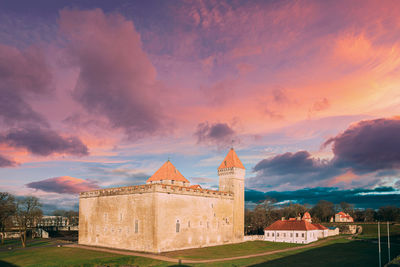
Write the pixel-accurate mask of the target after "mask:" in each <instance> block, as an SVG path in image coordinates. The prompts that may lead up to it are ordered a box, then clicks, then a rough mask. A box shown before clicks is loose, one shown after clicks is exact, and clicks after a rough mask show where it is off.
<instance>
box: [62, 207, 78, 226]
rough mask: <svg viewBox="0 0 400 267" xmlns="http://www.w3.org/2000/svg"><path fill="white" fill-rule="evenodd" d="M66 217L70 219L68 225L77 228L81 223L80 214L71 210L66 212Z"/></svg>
mask: <svg viewBox="0 0 400 267" xmlns="http://www.w3.org/2000/svg"><path fill="white" fill-rule="evenodd" d="M65 217H67V218H68V225H70V226H75V225H78V223H79V212H77V211H74V210H69V211H66V212H65Z"/></svg>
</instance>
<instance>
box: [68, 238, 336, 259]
mask: <svg viewBox="0 0 400 267" xmlns="http://www.w3.org/2000/svg"><path fill="white" fill-rule="evenodd" d="M337 238H341V237H340V236H337V237H334V238H328V239H325V240H321V241H317V242H315V243H311V244H308V245H304V246H300V247H294V248H285V249H279V250H273V251H267V252H262V253H257V254H251V255H243V256H237V257H229V258H219V259H206V260H191V259H181V260H180V262H181V263H182V264H183V263H211V262H219V261H231V260H240V259H248V258H254V257H260V256H266V255H272V254H276V253H281V252H287V251H293V250H299V249H303V248H309V247H316V246H319V245H321V244H323V243H326V242H327V241H330V240H333V239H337ZM64 247H73V248H83V249H88V250H95V251H102V252H108V253H114V254H121V255H128V256H137V257H145V258H151V259H155V260H161V261H167V262H173V263H179V259H176V258H170V257H167V256H163V255H157V254H150V253H142V252H133V251H126V250H118V249H110V248H99V247H91V246H84V245H78V244H71V245H64Z"/></svg>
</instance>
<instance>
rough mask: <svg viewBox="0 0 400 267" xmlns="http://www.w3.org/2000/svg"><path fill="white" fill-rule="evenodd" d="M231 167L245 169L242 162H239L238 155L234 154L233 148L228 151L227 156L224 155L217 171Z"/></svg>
mask: <svg viewBox="0 0 400 267" xmlns="http://www.w3.org/2000/svg"><path fill="white" fill-rule="evenodd" d="M231 167H236V168H241V169H245V167H244V166H243V164H242V162H241V161H240V159H239V157H238V155H237V154H236V152H235V150H234V149H233V148H231V150H229V152H228V155H226V157H225V159H224V161H222V163H221V165H219V167H218V170H219V169H225V168H231Z"/></svg>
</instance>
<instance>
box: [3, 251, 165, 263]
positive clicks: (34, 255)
mask: <svg viewBox="0 0 400 267" xmlns="http://www.w3.org/2000/svg"><path fill="white" fill-rule="evenodd" d="M99 265H107V266H120V265H133V266H168V265H169V264H168V263H166V262H162V261H157V260H153V259H148V258H142V257H133V256H124V255H118V254H111V253H105V252H98V251H92V250H86V249H78V248H67V247H61V248H59V247H45V248H34V249H22V250H14V251H6V252H0V266H32V267H33V266H38V267H39V266H99Z"/></svg>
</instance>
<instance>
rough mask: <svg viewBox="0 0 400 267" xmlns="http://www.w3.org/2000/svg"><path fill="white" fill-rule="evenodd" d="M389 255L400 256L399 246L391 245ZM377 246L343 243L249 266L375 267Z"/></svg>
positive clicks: (384, 250) (384, 260) (384, 251)
mask: <svg viewBox="0 0 400 267" xmlns="http://www.w3.org/2000/svg"><path fill="white" fill-rule="evenodd" d="M391 254H392V255H398V254H400V244H393V245H392V247H391ZM381 255H382V266H383V265H384V264H386V263H387V261H388V252H387V247H384V246H383V247H382V254H381ZM378 261H379V256H378V244H375V243H372V242H369V241H345V242H341V243H335V244H332V245H328V246H323V247H318V248H313V249H310V250H307V251H304V252H300V253H297V254H293V255H288V256H284V257H282V258H279V259H276V260H271V261H266V262H262V263H259V264H255V265H251V266H257V267H258V266H296V267H300V266H331V267H334V266H341V267H342V266H377V265H378Z"/></svg>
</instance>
